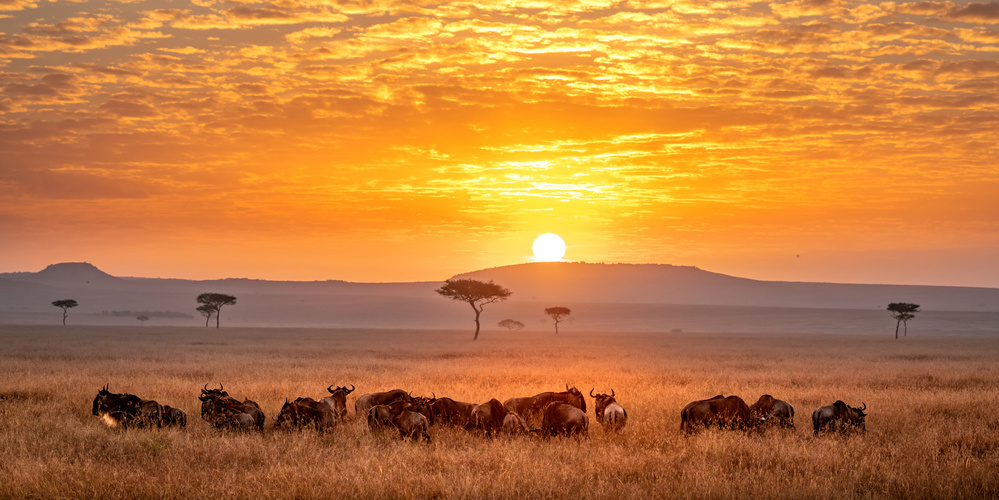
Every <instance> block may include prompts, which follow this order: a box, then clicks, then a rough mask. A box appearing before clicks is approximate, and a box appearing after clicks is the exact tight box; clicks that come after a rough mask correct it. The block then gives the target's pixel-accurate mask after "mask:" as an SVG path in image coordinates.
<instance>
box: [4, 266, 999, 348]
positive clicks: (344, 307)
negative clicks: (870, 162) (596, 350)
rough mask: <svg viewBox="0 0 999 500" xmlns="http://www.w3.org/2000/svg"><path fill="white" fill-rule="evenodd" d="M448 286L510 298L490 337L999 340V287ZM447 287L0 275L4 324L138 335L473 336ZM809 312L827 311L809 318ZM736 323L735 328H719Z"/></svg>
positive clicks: (704, 277) (727, 281) (487, 276)
mask: <svg viewBox="0 0 999 500" xmlns="http://www.w3.org/2000/svg"><path fill="white" fill-rule="evenodd" d="M455 278H471V279H478V280H483V281H488V280H493V281H495V282H496V283H499V284H501V285H503V286H505V287H507V288H508V289H510V290H511V291H513V296H512V297H511V298H510V300H508V301H506V302H503V303H496V304H490V305H489V306H487V308H486V312H485V313H484V322H485V323H484V325H485V327H486V328H487V329H488V328H495V326H494V325H495V323H496V322H498V321H499V320H501V319H504V318H514V319H520V320H522V321H524V322H526V323H527V324H528V328H529V329H544V328H546V326H545V325H546V324H547V323H545V321H546V317H545V316H544V314H543V313H542V311H543V308H544V307H550V306H553V305H563V306H567V307H571V308H572V309H573V315H572V319H571V321H573V322H575V323H569V324H568V328H570V329H571V328H580V327H582V328H599V329H605V330H608V331H617V330H619V331H638V330H653V331H659V330H662V331H669V330H670V329H672V328H681V329H684V330H691V329H693V330H694V331H696V330H697V329H709V330H710V331H728V330H727V329H731V330H732V331H777V330H780V329H784V330H789V329H794V330H795V331H811V330H814V331H836V328H841V326H837V323H836V322H835V321H832V320H831V319H830V318H836V317H841V316H843V314H841V313H839V312H835V311H838V310H853V311H863V312H862V313H851V314H852V315H853V316H856V317H863V318H867V319H865V320H864V321H869V322H870V323H871V325H872V328H881V326H882V325H881V323H883V322H884V321H886V318H887V321H888V322H889V323H890V322H891V321H890V320H891V318H890V317H889V316H888V314H887V312H885V310H884V308H885V307H886V306H887V304H888V303H889V302H900V301H904V302H914V303H917V304H920V305H922V308H923V311H925V313H923V314H921V315H920V316H919V317H918V319H917V321H924V322H925V321H927V319H926V318H927V316H928V313H930V312H932V311H938V312H959V313H964V312H974V313H986V312H990V313H993V314H987V315H984V316H983V315H979V316H976V317H975V318H977V319H975V320H974V325H975V326H974V327H973V328H971V329H972V330H975V331H981V330H983V329H984V330H990V329H999V324H997V321H995V318H996V317H999V316H997V314H994V313H995V312H996V311H999V289H994V288H965V287H937V286H907V285H856V284H836V283H794V282H777V281H758V280H751V279H745V278H738V277H733V276H726V275H723V274H718V273H712V272H709V271H704V270H702V269H698V268H696V267H689V266H672V265H664V264H663V265H659V264H641V265H640V264H588V263H570V262H548V263H529V264H519V265H512V266H504V267H497V268H493V269H483V270H479V271H474V272H470V273H464V274H460V275H457V276H455ZM442 282H443V280H442V281H435V282H413V283H351V282H346V281H335V280H331V281H267V280H255V279H222V280H184V279H162V278H135V277H115V276H111V275H109V274H107V273H105V272H103V271H101V270H100V269H98V268H97V267H96V266H93V265H92V264H88V263H63V264H53V265H51V266H48V267H47V268H45V269H43V270H42V271H39V272H19V273H5V274H0V324H2V323H8V324H9V323H25V322H27V323H51V322H52V321H54V320H53V318H55V317H56V315H57V314H58V316H59V319H60V320H61V311H57V310H56V308H54V307H53V306H51V302H52V301H54V300H59V299H75V300H77V301H78V302H79V304H80V306H79V307H78V308H75V309H73V310H72V311H71V312H70V320H69V323H71V324H74V322H76V323H75V324H87V323H89V324H134V323H135V318H134V317H130V316H132V314H131V313H130V312H129V311H156V312H157V316H156V317H155V318H153V319H152V320H150V321H149V322H148V324H154V325H156V324H158V325H189V326H198V325H199V324H200V325H201V326H203V325H204V320H203V318H201V317H199V316H198V313H197V312H196V311H195V307H197V303H196V301H195V297H197V295H198V294H200V293H203V292H220V293H228V294H231V295H235V296H236V297H237V304H236V305H235V306H232V307H228V308H225V309H223V318H222V324H223V325H226V324H230V325H234V326H235V325H241V326H268V327H281V326H294V327H302V326H322V327H349V328H414V329H421V328H434V329H437V328H445V329H464V328H468V327H470V325H471V320H472V316H471V310H470V309H469V308H468V306H467V305H463V304H456V303H453V302H450V301H448V300H445V299H444V298H443V297H440V296H439V295H437V294H436V293H434V289H436V288H437V287H439V286H440V285H441V283H442ZM813 310H814V311H818V310H822V311H826V312H819V313H812V312H808V311H813ZM122 311H125V313H122ZM726 311H727V312H726ZM137 314H138V313H136V315H137ZM732 314H736V315H737V316H738V317H739V318H740V319H739V321H738V322H733V321H729V320H727V319H725V318H727V317H731V315H732ZM858 315H859V316H858ZM938 317H939V318H944V317H945V316H938ZM947 317H949V316H947ZM818 318H821V320H820V319H818ZM939 321H940V325H941V326H940V329H947V328H949V326H948V325H949V324H950V323H947V321H951V320H946V321H945V320H944V319H940V320H939ZM963 321H964V320H963ZM924 324H927V323H924ZM967 324H970V323H967V321H964V322H963V323H962V324H961V325H962V326H964V325H967ZM990 325H992V326H990ZM910 326H911V325H910Z"/></svg>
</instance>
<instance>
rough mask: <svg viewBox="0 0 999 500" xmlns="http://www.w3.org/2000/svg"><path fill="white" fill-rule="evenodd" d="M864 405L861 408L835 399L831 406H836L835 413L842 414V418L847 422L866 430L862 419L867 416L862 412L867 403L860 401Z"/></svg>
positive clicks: (865, 408)
mask: <svg viewBox="0 0 999 500" xmlns="http://www.w3.org/2000/svg"><path fill="white" fill-rule="evenodd" d="M860 404H862V405H864V407H863V408H855V407H853V406H850V405H848V404H846V403H844V402H842V401H836V402H835V403H833V406H835V407H836V410H837V413H839V414H840V415H842V418H843V419H844V420H845V421H846V423H847V424H849V425H851V426H853V427H856V428H858V429H860V430H861V431H864V430H866V427H865V426H864V419H865V418H867V414H866V413H864V411H865V410H867V403H860Z"/></svg>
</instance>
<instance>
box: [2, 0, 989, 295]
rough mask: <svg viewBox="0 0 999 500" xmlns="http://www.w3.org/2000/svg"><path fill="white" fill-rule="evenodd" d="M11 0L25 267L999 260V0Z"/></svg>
mask: <svg viewBox="0 0 999 500" xmlns="http://www.w3.org/2000/svg"><path fill="white" fill-rule="evenodd" d="M0 10H2V11H3V15H2V16H0V66H2V71H0V85H2V86H3V94H2V97H0V152H2V154H3V160H2V164H3V166H2V168H0V234H2V235H3V236H2V240H3V244H2V245H0V267H2V268H0V271H37V270H40V269H42V268H44V267H45V266H46V265H48V264H51V263H54V262H64V261H88V262H93V263H95V264H97V265H99V266H100V267H101V268H102V269H105V270H107V271H108V272H111V273H113V274H115V275H123V276H167V277H185V278H197V279H208V278H221V277H230V276H234V277H255V278H268V279H304V280H311V279H347V280H355V281H405V280H434V279H444V278H446V277H448V276H451V275H453V274H455V273H458V272H463V271H467V270H472V269H481V268H487V267H491V266H498V265H504V264H511V263H516V262H518V261H522V260H523V257H522V256H523V255H524V251H523V247H524V244H525V242H526V241H531V239H532V238H534V237H535V236H536V235H537V234H538V233H540V232H543V231H545V230H548V229H547V228H552V227H558V228H560V229H559V230H560V231H564V234H569V232H571V234H573V240H574V241H578V242H579V243H574V244H573V250H572V252H573V255H572V257H573V259H579V260H586V261H591V262H632V263H646V262H660V263H675V264H685V265H696V266H699V267H701V268H704V269H710V270H713V271H718V272H724V273H728V274H734V275H738V276H746V277H752V278H759V279H783V280H795V281H797V280H803V281H807V280H811V281H837V282H843V281H846V282H879V283H916V284H957V285H976V286H999V276H996V275H995V273H984V272H982V270H983V269H986V268H990V266H992V265H993V264H994V259H995V255H997V254H999V204H997V203H996V202H995V199H996V194H997V193H999V163H997V162H996V158H997V157H999V149H997V148H999V146H997V145H999V100H997V96H999V89H997V87H996V82H997V81H999V59H997V54H999V4H997V3H995V2H991V3H981V2H934V1H930V2H918V3H912V2H891V1H887V2H882V1H879V2H859V1H852V0H848V1H837V2H808V1H788V2H769V3H768V2H714V3H704V2H699V1H692V0H686V1H683V0H681V1H677V2H665V3H662V2H660V3H645V2H621V3H613V2H612V3H607V2H556V3H552V4H547V6H546V4H538V3H536V2H519V1H503V2H490V1H485V2H477V3H474V4H470V3H460V2H459V3H455V2H438V3H425V2H416V3H413V2H396V1H393V0H379V1H374V2H367V1H366V2H356V1H343V2H273V3H268V2H254V1H240V2H236V3H226V2H217V1H213V0H209V1H201V2H173V3H164V2H158V1H152V0H146V1H142V0H139V1H130V2H107V3H104V2H93V1H78V2H31V1H21V0H14V1H11V2H5V3H4V4H3V5H2V6H0Z"/></svg>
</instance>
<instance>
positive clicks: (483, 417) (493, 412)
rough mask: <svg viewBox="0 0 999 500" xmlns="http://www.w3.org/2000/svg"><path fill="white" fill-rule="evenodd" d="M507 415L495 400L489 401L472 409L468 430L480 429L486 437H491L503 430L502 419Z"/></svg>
mask: <svg viewBox="0 0 999 500" xmlns="http://www.w3.org/2000/svg"><path fill="white" fill-rule="evenodd" d="M507 413H509V412H508V411H507V410H506V408H504V407H503V403H500V402H499V400H497V399H495V398H494V399H490V400H489V401H488V402H485V403H482V404H480V405H476V407H475V408H473V409H472V416H471V418H470V419H469V422H468V427H469V428H470V429H482V430H483V431H485V433H486V435H487V436H492V435H493V434H495V433H496V432H497V431H499V430H500V429H502V428H503V419H504V418H506V415H507Z"/></svg>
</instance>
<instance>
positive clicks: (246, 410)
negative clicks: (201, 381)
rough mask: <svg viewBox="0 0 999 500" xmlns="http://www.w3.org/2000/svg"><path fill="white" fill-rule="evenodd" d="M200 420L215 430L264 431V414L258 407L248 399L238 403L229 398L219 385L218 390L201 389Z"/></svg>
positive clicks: (206, 386) (206, 387)
mask: <svg viewBox="0 0 999 500" xmlns="http://www.w3.org/2000/svg"><path fill="white" fill-rule="evenodd" d="M198 399H199V400H201V418H202V419H204V420H205V421H207V422H208V423H210V424H212V425H213V426H214V427H215V428H217V429H233V430H244V431H250V430H253V429H256V430H258V431H260V432H263V430H264V420H266V417H265V416H264V412H263V411H262V410H261V409H260V405H258V404H257V403H256V402H254V401H251V400H249V399H246V400H243V401H239V400H237V399H236V398H233V397H231V396H229V393H228V392H226V391H225V387H224V386H222V385H221V384H220V385H219V388H218V389H211V390H209V389H208V384H205V387H204V388H203V389H201V395H200V396H198Z"/></svg>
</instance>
